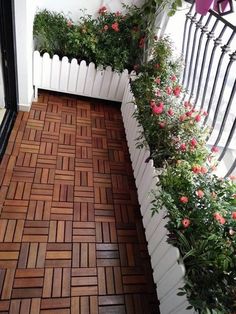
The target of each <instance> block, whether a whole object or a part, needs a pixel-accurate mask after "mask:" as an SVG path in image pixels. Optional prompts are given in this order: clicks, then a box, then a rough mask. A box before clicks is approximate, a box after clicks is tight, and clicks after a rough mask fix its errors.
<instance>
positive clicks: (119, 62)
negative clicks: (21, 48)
mask: <svg viewBox="0 0 236 314" xmlns="http://www.w3.org/2000/svg"><path fill="white" fill-rule="evenodd" d="M142 12H143V11H142V9H140V8H138V7H135V6H132V7H126V13H125V14H121V13H120V12H116V13H111V12H107V9H106V7H102V8H100V10H99V12H98V17H97V18H92V17H91V16H90V15H84V16H83V17H81V18H80V19H79V22H78V23H74V22H73V21H72V20H70V19H67V18H66V17H65V16H64V14H62V13H56V12H50V11H48V10H43V11H40V12H38V13H37V14H36V16H35V21H34V38H35V48H36V49H37V50H39V51H40V52H41V53H43V52H48V53H49V54H50V55H53V54H58V55H59V56H60V57H62V56H65V55H66V56H68V57H69V58H77V59H78V60H79V61H80V60H82V59H83V60H85V61H87V62H94V63H95V64H96V65H103V66H108V65H109V66H111V67H112V68H113V69H115V70H119V71H122V70H123V69H125V68H127V69H129V70H132V69H133V66H134V64H135V63H137V62H140V61H141V59H142V55H143V48H144V44H145V41H146V36H147V32H146V25H147V20H146V19H145V18H144V17H143V16H142Z"/></svg>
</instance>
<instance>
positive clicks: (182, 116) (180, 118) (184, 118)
mask: <svg viewBox="0 0 236 314" xmlns="http://www.w3.org/2000/svg"><path fill="white" fill-rule="evenodd" d="M186 118H187V117H186V115H185V114H182V115H181V116H180V117H179V121H180V122H183V121H184V120H186Z"/></svg>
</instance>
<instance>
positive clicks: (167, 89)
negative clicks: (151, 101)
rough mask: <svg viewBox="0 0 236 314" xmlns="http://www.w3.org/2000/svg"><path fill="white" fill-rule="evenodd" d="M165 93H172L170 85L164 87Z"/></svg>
mask: <svg viewBox="0 0 236 314" xmlns="http://www.w3.org/2000/svg"><path fill="white" fill-rule="evenodd" d="M166 93H167V94H168V95H171V93H172V88H171V87H169V86H168V87H166Z"/></svg>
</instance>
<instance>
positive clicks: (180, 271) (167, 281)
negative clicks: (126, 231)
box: [154, 263, 185, 301]
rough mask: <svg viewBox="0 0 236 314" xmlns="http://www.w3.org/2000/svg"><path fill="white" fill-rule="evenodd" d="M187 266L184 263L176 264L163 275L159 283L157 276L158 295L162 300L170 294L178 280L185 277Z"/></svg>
mask: <svg viewBox="0 0 236 314" xmlns="http://www.w3.org/2000/svg"><path fill="white" fill-rule="evenodd" d="M184 275H185V268H184V266H183V265H179V264H177V263H176V264H175V265H174V266H173V267H172V268H171V269H170V270H169V271H168V272H167V273H166V274H165V276H164V277H162V279H161V281H160V282H159V283H158V282H157V280H156V278H155V276H154V282H155V283H157V291H158V297H159V300H160V301H161V300H162V298H163V297H164V296H165V295H167V294H168V292H169V291H170V290H171V289H173V288H174V287H175V286H176V285H177V284H178V282H179V281H180V280H181V279H182V278H183V277H184Z"/></svg>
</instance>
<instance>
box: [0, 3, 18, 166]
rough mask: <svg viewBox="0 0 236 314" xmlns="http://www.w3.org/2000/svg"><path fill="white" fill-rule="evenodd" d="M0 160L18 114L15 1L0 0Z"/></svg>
mask: <svg viewBox="0 0 236 314" xmlns="http://www.w3.org/2000/svg"><path fill="white" fill-rule="evenodd" d="M0 111H1V112H0V113H1V116H2V117H1V120H0V160H1V159H2V156H3V154H4V151H5V149H6V145H7V141H8V138H9V136H10V132H11V129H12V127H13V125H14V121H15V118H16V114H17V84H16V54H15V32H14V6H13V1H5V0H0Z"/></svg>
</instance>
